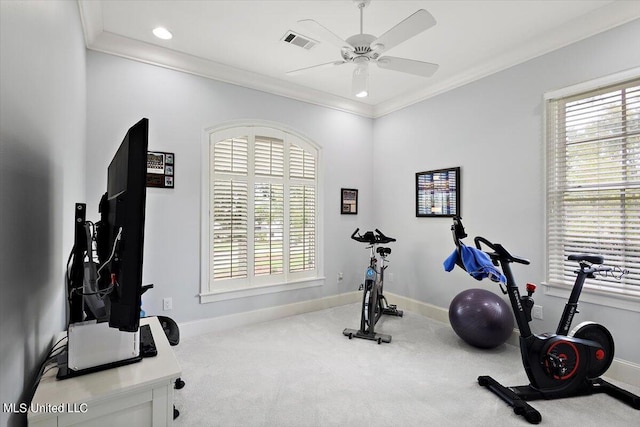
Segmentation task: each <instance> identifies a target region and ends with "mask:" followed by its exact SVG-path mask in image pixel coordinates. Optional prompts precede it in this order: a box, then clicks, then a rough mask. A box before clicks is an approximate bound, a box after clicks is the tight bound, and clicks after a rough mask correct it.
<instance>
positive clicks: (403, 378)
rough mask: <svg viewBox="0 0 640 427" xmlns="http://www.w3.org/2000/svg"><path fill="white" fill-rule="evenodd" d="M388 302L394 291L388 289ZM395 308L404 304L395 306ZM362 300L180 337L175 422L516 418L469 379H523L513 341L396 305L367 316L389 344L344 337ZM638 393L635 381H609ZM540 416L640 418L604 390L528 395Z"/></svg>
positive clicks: (615, 421)
mask: <svg viewBox="0 0 640 427" xmlns="http://www.w3.org/2000/svg"><path fill="white" fill-rule="evenodd" d="M392 302H393V301H392ZM399 308H400V309H401V308H402V307H399ZM359 309H360V304H350V305H346V306H341V307H334V308H330V309H327V310H322V311H317V312H313V313H305V314H301V315H297V316H292V317H287V318H283V319H279V320H274V321H269V322H264V323H259V324H255V325H251V326H246V327H241V328H237V329H233V330H229V331H224V332H218V333H212V334H207V335H202V336H199V337H191V338H186V339H183V340H182V341H181V342H180V344H179V345H178V346H177V347H174V351H175V353H176V355H177V357H178V360H179V362H180V364H181V366H182V371H183V373H182V379H183V380H184V381H185V382H186V386H185V388H183V389H182V390H175V393H174V396H175V401H176V407H177V408H178V409H179V410H180V412H181V415H180V416H179V417H178V418H177V419H176V420H175V425H177V426H225V427H235V426H243V427H244V426H247V427H253V426H265V427H266V426H269V427H271V426H277V427H280V426H283V427H284V426H291V427H306V426H314V427H325V426H349V427H351V426H353V427H358V426H367V427H369V426H372V425H380V426H392V425H396V426H403V427H404V426H421V427H422V426H526V425H529V424H528V423H527V422H526V421H525V420H524V418H523V417H521V416H517V415H515V414H514V413H513V410H512V409H511V408H510V407H509V406H507V405H506V404H505V403H504V402H502V400H500V399H499V398H498V397H496V396H495V395H494V394H493V393H491V392H489V391H488V390H486V389H485V388H483V387H480V386H479V385H478V384H477V381H476V378H477V377H478V376H479V375H491V376H493V377H494V378H495V379H496V380H497V381H500V382H501V383H502V384H504V385H508V386H512V385H523V384H527V383H528V381H527V379H526V375H525V373H524V370H523V368H522V362H521V360H520V352H519V349H518V348H517V347H514V346H511V345H506V344H505V345H502V346H500V347H498V348H497V349H493V350H479V349H475V348H472V347H470V346H468V345H467V344H465V343H464V342H463V341H461V340H460V339H459V338H458V337H457V336H456V335H455V334H454V332H453V331H452V329H451V328H450V326H449V325H447V324H443V323H439V322H436V321H433V320H431V319H428V318H426V317H423V316H421V315H418V314H415V313H411V312H406V311H405V315H404V317H402V318H396V317H388V316H384V317H383V318H382V319H381V320H380V321H379V322H378V325H377V330H379V332H381V333H386V334H391V335H392V336H393V339H392V341H391V343H389V344H385V343H383V344H381V345H378V344H377V343H375V342H373V341H368V340H362V339H355V338H354V339H352V340H349V339H348V338H347V337H345V336H344V335H342V330H343V329H344V328H347V327H348V328H354V329H358V326H359ZM617 385H619V386H621V387H623V388H626V389H627V390H629V391H632V392H634V393H636V394H638V393H640V389H639V388H637V387H632V386H629V385H626V384H622V383H619V382H617ZM531 404H532V406H533V407H535V408H536V409H537V410H539V411H540V413H541V414H542V422H541V424H540V425H541V426H562V427H566V426H571V425H574V426H575V425H577V426H581V427H584V426H599V427H600V426H607V427H612V426H639V425H640V411H638V410H634V409H632V408H631V407H628V406H626V405H624V404H623V403H621V402H618V401H616V400H615V399H613V398H611V397H609V396H606V395H593V396H587V397H579V398H571V399H562V400H554V401H535V402H532V403H531Z"/></svg>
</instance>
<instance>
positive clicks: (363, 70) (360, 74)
mask: <svg viewBox="0 0 640 427" xmlns="http://www.w3.org/2000/svg"><path fill="white" fill-rule="evenodd" d="M351 90H352V91H353V95H354V96H355V97H356V98H366V97H367V96H369V64H368V63H367V62H360V63H357V64H356V68H355V69H354V70H353V81H352V84H351Z"/></svg>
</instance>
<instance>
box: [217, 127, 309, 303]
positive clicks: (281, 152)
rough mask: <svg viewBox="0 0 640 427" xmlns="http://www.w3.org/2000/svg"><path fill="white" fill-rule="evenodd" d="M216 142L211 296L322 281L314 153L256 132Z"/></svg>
mask: <svg viewBox="0 0 640 427" xmlns="http://www.w3.org/2000/svg"><path fill="white" fill-rule="evenodd" d="M275 133H276V134H282V132H275ZM212 138H214V139H212V140H211V145H210V147H211V149H210V156H211V162H210V165H211V166H210V168H211V170H212V172H213V173H212V175H211V180H210V210H209V212H210V224H211V225H210V229H211V233H210V235H211V237H210V245H209V252H210V256H209V262H210V267H209V272H210V273H209V278H210V279H209V280H210V282H209V291H216V290H219V289H221V288H220V286H222V288H223V289H226V285H224V283H231V282H233V283H234V285H233V287H232V288H233V289H241V288H242V287H243V286H244V287H246V288H251V287H253V286H256V285H258V284H269V283H286V282H288V281H292V280H297V279H299V278H300V279H301V278H312V277H315V276H317V272H316V266H317V262H316V258H317V251H318V245H317V222H318V219H317V214H318V213H317V203H318V198H317V174H316V167H317V150H315V149H313V148H312V147H310V146H307V145H305V144H304V143H300V144H298V143H296V142H295V141H296V140H297V139H296V138H287V137H286V136H285V137H274V136H271V135H268V132H266V134H262V133H260V131H257V132H255V130H253V131H249V132H248V135H247V136H241V137H234V138H226V137H225V138H224V139H222V140H215V137H214V136H212ZM301 275H302V276H301ZM216 283H217V284H216Z"/></svg>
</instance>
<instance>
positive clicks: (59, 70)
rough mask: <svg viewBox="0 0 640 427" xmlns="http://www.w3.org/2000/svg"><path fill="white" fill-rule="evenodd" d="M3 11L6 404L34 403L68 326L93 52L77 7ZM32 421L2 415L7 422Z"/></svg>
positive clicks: (0, 238)
mask: <svg viewBox="0 0 640 427" xmlns="http://www.w3.org/2000/svg"><path fill="white" fill-rule="evenodd" d="M0 8H1V9H0V19H1V21H0V31H1V33H0V54H1V57H0V88H1V90H0V92H1V93H2V96H1V97H0V117H1V120H0V151H1V153H0V206H1V207H0V272H1V274H0V294H1V295H0V402H2V403H11V402H18V401H19V400H20V399H23V398H24V399H28V398H29V390H28V389H29V388H30V387H28V386H29V384H30V383H31V381H32V379H33V378H34V375H35V373H36V370H37V368H38V366H39V364H40V363H41V361H42V358H43V357H44V355H45V352H46V351H48V348H49V346H50V345H51V344H52V338H53V336H54V334H56V333H58V332H60V331H61V330H63V329H64V328H65V321H66V320H65V303H64V292H63V291H64V280H63V278H64V271H65V262H66V257H67V254H68V253H69V251H70V249H71V245H72V242H73V215H74V213H73V209H74V203H75V202H76V201H82V200H84V182H83V179H84V175H85V173H84V165H83V162H84V156H85V129H86V128H85V126H86V114H85V104H86V92H85V90H86V84H85V74H86V73H85V63H86V58H85V53H86V49H85V46H84V39H83V35H82V29H81V26H80V17H79V13H78V5H77V4H76V2H69V1H48V2H14V1H11V2H8V1H2V2H0ZM25 420H26V417H24V416H23V415H11V414H9V413H5V412H2V413H1V414H0V425H21V424H24V423H25Z"/></svg>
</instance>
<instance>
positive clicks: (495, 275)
mask: <svg viewBox="0 0 640 427" xmlns="http://www.w3.org/2000/svg"><path fill="white" fill-rule="evenodd" d="M460 254H461V255H462V264H463V265H464V269H465V270H466V271H467V273H469V274H470V275H471V276H472V277H473V278H474V279H476V280H482V279H485V278H487V277H488V278H489V279H491V280H493V281H494V282H500V283H506V282H507V278H506V277H504V274H502V272H500V270H498V269H497V268H496V266H495V265H493V263H492V262H491V258H489V255H487V254H486V253H485V252H483V251H481V250H480V249H476V248H473V247H469V246H466V245H463V244H462V243H461V244H460ZM457 260H458V250H457V249H456V250H455V251H453V253H452V254H451V255H449V257H448V258H447V259H446V260H445V261H444V264H443V265H444V269H445V270H446V271H451V270H453V268H454V267H455V265H456V261H457Z"/></svg>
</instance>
